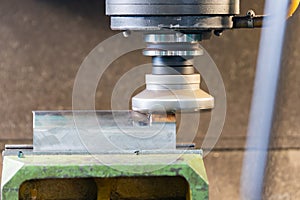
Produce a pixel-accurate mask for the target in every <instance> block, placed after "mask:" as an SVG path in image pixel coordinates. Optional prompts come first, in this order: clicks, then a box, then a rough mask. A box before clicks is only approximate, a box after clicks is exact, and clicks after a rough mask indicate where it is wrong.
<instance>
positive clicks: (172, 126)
mask: <svg viewBox="0 0 300 200" xmlns="http://www.w3.org/2000/svg"><path fill="white" fill-rule="evenodd" d="M33 119H34V121H33V150H34V151H35V152H42V153H45V152H58V153H63V152H65V153H67V152H73V153H105V152H119V153H121V152H123V151H125V152H128V151H131V152H134V151H141V150H165V151H167V150H175V149H176V123H175V120H174V119H173V121H172V120H170V118H167V117H163V118H160V120H159V121H157V120H156V119H157V118H152V117H151V115H147V114H141V113H137V112H133V111H52V112H33Z"/></svg>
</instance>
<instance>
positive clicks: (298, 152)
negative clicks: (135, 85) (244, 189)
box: [0, 0, 300, 200]
mask: <svg viewBox="0 0 300 200" xmlns="http://www.w3.org/2000/svg"><path fill="white" fill-rule="evenodd" d="M263 5H264V1H262V0H258V1H251V0H241V6H242V11H241V13H242V14H245V13H246V11H247V10H248V9H254V10H255V11H256V13H257V14H262V13H263ZM104 11H105V8H104V0H25V1H19V0H0V113H1V114H0V147H1V149H3V148H4V144H11V143H13V144H18V143H32V114H31V111H32V110H70V109H72V88H73V83H74V79H75V77H76V73H77V70H78V69H79V67H80V64H81V63H82V61H83V60H84V58H85V57H86V56H87V55H88V53H89V52H90V51H91V50H92V49H93V48H94V47H95V46H96V45H97V44H99V43H100V42H101V41H103V40H105V39H106V38H108V37H110V36H112V35H114V34H116V33H117V32H115V31H111V30H110V28H109V27H110V26H109V17H107V16H105V12H104ZM287 23H288V27H287V34H286V42H285V45H284V50H283V51H284V52H283V59H282V66H283V67H282V73H281V79H280V86H279V93H278V98H277V107H276V116H275V123H274V126H273V135H272V142H271V144H270V151H269V160H268V168H267V177H266V184H265V189H264V198H265V199H272V200H275V199H278V200H282V199H300V183H299V180H300V173H299V171H300V134H299V132H300V131H299V130H300V123H299V122H300V104H299V102H300V79H299V77H300V59H299V57H300V37H299V35H300V26H299V23H300V12H299V11H298V12H297V13H296V14H295V15H294V16H293V17H292V18H290V19H289V20H288V22H287ZM259 39H260V30H259V29H257V30H233V31H227V32H225V33H224V34H223V36H221V37H214V38H213V39H212V40H209V41H204V42H202V45H203V46H204V47H205V48H206V50H207V51H208V52H209V53H210V55H211V57H212V58H213V59H214V61H215V63H216V64H217V66H218V68H219V70H220V72H221V74H222V77H223V80H224V83H225V87H226V92H227V108H228V110H227V118H226V123H225V126H224V130H223V133H222V136H221V138H220V140H219V141H218V143H217V145H216V147H215V149H214V150H213V152H211V153H210V154H209V155H208V156H207V157H205V159H204V160H205V164H206V168H207V173H208V178H209V180H210V199H212V200H216V199H239V184H240V173H241V167H242V161H243V154H244V145H245V139H246V131H247V123H248V113H249V109H250V103H251V102H250V101H251V95H252V88H253V80H254V75H255V66H256V59H257V54H258V48H259ZM149 61H150V59H149V58H145V57H143V56H142V55H141V53H140V52H139V51H137V52H133V53H130V54H128V55H126V56H122V57H121V58H120V59H118V60H116V61H115V62H114V63H113V64H112V66H111V67H110V68H109V70H107V72H106V73H105V76H104V77H103V78H102V79H101V81H100V83H99V86H98V90H97V94H96V102H97V105H96V108H97V109H99V110H109V109H110V102H111V101H110V97H111V93H112V89H113V87H114V84H115V83H116V82H117V80H118V79H119V78H120V77H121V76H122V74H124V73H125V72H126V71H128V70H129V69H131V68H132V67H134V66H136V65H139V64H143V63H147V62H149ZM266 76H267V74H266ZM206 118H208V117H206ZM204 119H205V116H204ZM202 124H204V126H203V130H202V129H201V130H199V135H198V137H197V138H196V140H195V142H196V143H197V145H199V144H201V139H202V138H203V134H205V127H207V126H206V125H205V123H202ZM253 176H255V175H253Z"/></svg>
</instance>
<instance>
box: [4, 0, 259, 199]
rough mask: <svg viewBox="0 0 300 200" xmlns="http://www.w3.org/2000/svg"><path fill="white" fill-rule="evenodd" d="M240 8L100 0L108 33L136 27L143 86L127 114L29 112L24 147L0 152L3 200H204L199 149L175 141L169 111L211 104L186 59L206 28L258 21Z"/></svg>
mask: <svg viewBox="0 0 300 200" xmlns="http://www.w3.org/2000/svg"><path fill="white" fill-rule="evenodd" d="M239 12H240V1H239V0H164V1H161V0H107V1H106V14H107V15H109V16H110V17H111V28H112V29H113V30H122V31H125V32H124V35H126V36H128V35H129V37H130V31H140V32H143V33H144V40H145V42H146V43H147V48H146V49H145V50H144V51H143V54H144V55H145V56H151V57H152V63H153V66H152V74H148V75H146V89H145V90H144V91H142V92H141V93H139V94H138V95H136V96H134V97H133V98H132V109H133V111H48V112H39V111H37V112H33V116H34V117H33V132H34V134H33V135H34V139H33V145H20V146H18V145H7V146H6V149H5V151H4V153H3V155H4V161H3V173H2V182H1V184H2V186H1V191H2V199H3V200H15V199H21V200H27V199H28V200H29V199H38V200H41V199H43V200H46V199H48V200H50V199H51V200H52V199H56V200H63V199H78V200H81V199H94V200H104V199H105V200H110V199H111V200H129V199H131V200H132V199H139V200H151V199H160V200H163V199H164V200H166V199H170V200H171V199H172V200H179V199H180V200H183V199H185V200H187V199H188V200H202V199H208V180H207V176H206V172H205V167H204V164H203V160H202V151H201V150H197V149H194V148H193V145H187V146H185V145H179V144H176V118H175V117H174V115H173V114H172V113H175V112H199V111H200V110H202V109H205V110H206V109H212V108H213V107H214V97H212V96H211V95H210V94H208V93H206V92H205V91H203V90H201V89H200V74H199V73H197V72H196V71H195V69H194V66H193V58H194V57H196V56H200V57H201V56H203V49H202V48H201V46H200V45H199V42H200V41H202V40H207V39H210V38H211V36H212V34H215V35H217V36H220V35H221V34H222V32H223V31H224V30H227V29H233V28H255V27H261V26H262V20H263V17H262V16H256V15H255V14H254V12H253V11H249V12H248V13H247V15H246V16H237V15H238V14H239ZM162 111H163V112H162ZM161 113H164V114H161ZM170 113H171V114H170Z"/></svg>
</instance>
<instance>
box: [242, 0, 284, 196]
mask: <svg viewBox="0 0 300 200" xmlns="http://www.w3.org/2000/svg"><path fill="white" fill-rule="evenodd" d="M288 3H289V0H266V3H265V14H266V15H267V16H268V17H267V19H266V20H265V21H264V26H265V28H264V29H263V30H262V36H261V41H260V50H259V57H258V61H257V68H256V77H255V83H254V93H253V97H252V105H251V111H250V119H249V126H248V134H247V143H246V152H245V156H244V162H243V169H242V176H241V188H240V189H241V190H240V194H241V199H250V200H252V199H253V200H258V199H261V198H262V193H263V187H264V177H265V169H266V166H267V156H268V146H269V140H270V135H271V131H272V123H273V115H274V108H275V103H276V94H277V85H278V81H279V75H280V71H281V70H280V69H281V55H282V48H283V44H284V36H285V27H286V22H285V21H286V16H287V8H288Z"/></svg>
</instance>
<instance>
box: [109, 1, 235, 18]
mask: <svg viewBox="0 0 300 200" xmlns="http://www.w3.org/2000/svg"><path fill="white" fill-rule="evenodd" d="M239 12H240V1H239V0H165V1H161V0H106V14H107V15H110V16H112V15H148V16H149V15H236V14H239Z"/></svg>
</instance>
